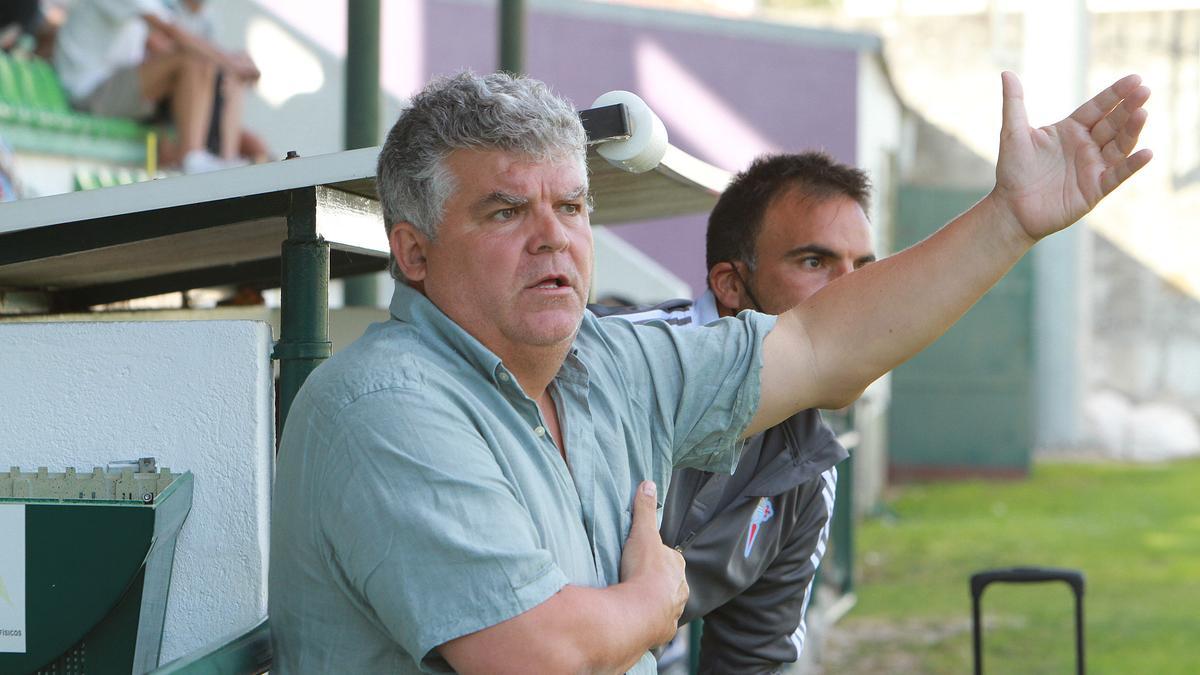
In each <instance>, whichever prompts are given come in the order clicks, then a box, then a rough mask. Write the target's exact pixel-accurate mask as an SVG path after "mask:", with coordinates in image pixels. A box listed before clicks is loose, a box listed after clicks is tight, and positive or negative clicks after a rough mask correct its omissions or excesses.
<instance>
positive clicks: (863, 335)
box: [746, 72, 1151, 435]
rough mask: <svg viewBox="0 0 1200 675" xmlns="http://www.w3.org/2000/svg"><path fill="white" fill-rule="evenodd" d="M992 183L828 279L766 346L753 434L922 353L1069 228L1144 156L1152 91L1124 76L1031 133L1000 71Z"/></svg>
mask: <svg viewBox="0 0 1200 675" xmlns="http://www.w3.org/2000/svg"><path fill="white" fill-rule="evenodd" d="M1001 78H1002V82H1003V91H1004V110H1003V125H1002V128H1001V131H1000V154H999V159H998V161H997V164H996V186H995V187H994V188H993V189H992V191H991V192H990V193H989V194H988V195H987V196H986V197H984V198H983V200H981V201H980V202H979V203H978V204H976V205H975V206H973V207H971V208H970V209H969V210H968V211H967V212H966V213H963V214H962V215H961V216H959V217H958V218H955V219H954V220H953V221H951V222H950V223H949V224H947V225H946V226H945V227H943V228H942V229H940V230H938V231H937V232H936V233H934V234H933V235H932V236H930V237H929V238H928V239H926V240H924V241H922V242H921V243H919V244H917V245H915V246H912V247H911V248H909V249H906V250H905V251H903V252H901V253H898V254H896V255H894V256H891V257H889V258H887V259H885V260H882V261H880V262H877V263H874V264H872V265H869V266H867V267H866V268H864V269H861V270H859V271H857V272H855V273H854V274H850V275H847V276H845V277H843V278H841V279H838V280H837V281H835V282H833V283H831V284H829V285H828V286H827V287H825V288H824V289H823V290H821V291H820V292H818V293H817V294H815V295H814V296H813V297H812V298H810V299H809V300H807V301H806V302H804V303H801V304H800V305H799V306H797V307H796V308H795V309H793V310H791V311H789V312H786V313H785V314H782V315H780V317H779V320H778V323H777V324H776V327H775V328H774V329H773V330H772V331H771V333H770V334H769V335H768V336H767V338H766V340H765V342H764V356H763V370H762V388H761V396H760V403H759V408H758V412H757V413H756V414H755V417H754V419H753V420H751V423H750V425H749V427H748V428H747V430H746V434H747V435H749V434H752V433H756V432H757V431H761V430H762V429H765V428H766V427H768V426H771V425H773V424H776V423H777V422H779V421H780V420H782V419H784V418H786V417H788V416H789V415H792V414H794V413H795V412H796V411H798V410H803V409H805V408H839V407H842V406H844V405H846V404H848V403H850V402H851V401H853V400H854V399H855V398H857V397H858V395H859V394H860V393H861V392H862V390H863V389H865V388H866V387H867V385H869V384H870V383H871V382H872V381H874V380H875V379H876V378H878V377H880V376H881V375H883V374H884V373H886V372H888V371H889V370H891V369H892V368H895V367H896V366H898V365H899V364H901V363H903V362H904V361H905V360H907V359H908V358H909V357H911V356H912V355H914V354H916V353H917V352H919V351H920V350H922V349H924V348H925V347H927V346H928V345H929V344H930V343H932V342H933V341H934V340H936V339H937V338H938V337H939V336H940V335H941V334H942V333H944V332H945V331H946V330H947V329H948V328H949V327H950V326H951V325H952V324H953V323H954V322H955V321H957V320H958V319H959V318H960V317H961V316H962V315H963V314H964V313H966V311H967V310H968V309H970V307H971V305H973V304H974V303H975V302H976V301H977V300H979V298H980V297H982V296H983V294H984V293H985V292H987V290H988V289H989V288H991V287H992V286H993V285H995V284H996V282H998V281H999V280H1000V279H1001V278H1002V277H1003V276H1004V275H1005V273H1007V272H1008V270H1009V269H1011V268H1012V266H1013V265H1014V264H1016V262H1017V261H1018V260H1019V259H1020V258H1021V256H1023V255H1024V254H1025V253H1026V252H1027V251H1028V250H1029V249H1030V247H1032V246H1033V244H1034V243H1036V242H1037V241H1038V240H1040V239H1041V238H1043V237H1045V236H1048V235H1050V234H1053V233H1055V232H1057V231H1059V230H1061V229H1064V228H1066V227H1067V226H1068V225H1070V224H1071V223H1074V222H1075V221H1077V220H1078V219H1079V218H1081V217H1083V216H1084V215H1085V214H1086V213H1087V212H1088V211H1090V210H1091V209H1092V208H1093V207H1094V206H1095V205H1096V204H1097V203H1099V201H1100V200H1101V199H1103V198H1104V196H1105V195H1107V194H1108V193H1110V192H1112V191H1113V190H1114V189H1116V187H1117V186H1118V185H1120V184H1121V183H1122V182H1124V181H1125V179H1127V178H1129V177H1130V176H1131V175H1133V174H1134V172H1136V171H1137V170H1138V169H1140V168H1142V167H1143V166H1145V165H1146V163H1147V162H1149V161H1150V157H1151V153H1150V151H1149V150H1140V151H1138V152H1137V153H1134V154H1130V153H1132V152H1133V149H1134V147H1135V146H1136V145H1137V139H1138V135H1139V134H1140V133H1141V130H1142V127H1143V125H1144V124H1145V122H1146V110H1145V108H1143V107H1142V106H1143V105H1144V104H1145V102H1146V100H1147V99H1148V98H1149V96H1150V90H1149V89H1147V88H1146V87H1144V86H1141V78H1139V77H1138V76H1136V75H1129V76H1127V77H1125V78H1122V79H1121V80H1118V81H1117V82H1116V83H1115V84H1113V85H1112V86H1111V87H1109V88H1108V89H1105V90H1104V91H1102V92H1100V93H1099V94H1097V95H1096V96H1095V97H1094V98H1092V99H1091V100H1090V101H1088V102H1087V103H1085V104H1083V105H1082V106H1080V107H1079V109H1077V110H1076V111H1075V112H1074V113H1072V114H1071V116H1070V117H1067V118H1066V119H1064V120H1062V121H1061V122H1059V123H1057V124H1055V125H1054V126H1050V127H1043V128H1040V129H1031V128H1030V127H1029V123H1028V121H1027V119H1026V116H1025V102H1024V94H1023V91H1022V89H1021V83H1020V81H1019V80H1018V79H1017V77H1016V75H1014V74H1012V73H1007V72H1006V73H1004V74H1003V75H1002V76H1001Z"/></svg>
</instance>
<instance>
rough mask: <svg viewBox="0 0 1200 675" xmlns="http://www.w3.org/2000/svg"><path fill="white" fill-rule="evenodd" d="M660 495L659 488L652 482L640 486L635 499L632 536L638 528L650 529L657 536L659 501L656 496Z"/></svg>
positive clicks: (643, 482)
mask: <svg viewBox="0 0 1200 675" xmlns="http://www.w3.org/2000/svg"><path fill="white" fill-rule="evenodd" d="M657 494H658V487H657V486H656V485H655V484H654V481H652V480H644V481H642V484H641V485H639V486H638V490H637V494H636V495H635V496H634V498H633V525H632V526H631V528H630V530H629V533H630V534H631V535H632V534H633V532H634V531H636V530H637V529H638V528H648V529H650V530H652V531H653V532H654V533H655V534H658V518H657V517H656V515H655V514H656V512H657V511H658V501H657V499H656V498H655V495H657Z"/></svg>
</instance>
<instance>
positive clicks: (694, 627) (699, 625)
mask: <svg viewBox="0 0 1200 675" xmlns="http://www.w3.org/2000/svg"><path fill="white" fill-rule="evenodd" d="M687 629H688V672H689V673H691V675H696V673H699V672H700V639H701V638H702V637H703V635H704V619H701V618H700V617H696V618H695V619H692V620H691V622H689V623H688V625H687Z"/></svg>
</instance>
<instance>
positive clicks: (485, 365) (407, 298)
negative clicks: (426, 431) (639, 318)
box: [389, 281, 595, 386]
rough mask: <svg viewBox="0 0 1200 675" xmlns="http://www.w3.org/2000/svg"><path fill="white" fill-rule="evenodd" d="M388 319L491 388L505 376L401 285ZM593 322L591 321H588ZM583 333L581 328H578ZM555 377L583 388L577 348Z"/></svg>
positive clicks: (488, 353)
mask: <svg viewBox="0 0 1200 675" xmlns="http://www.w3.org/2000/svg"><path fill="white" fill-rule="evenodd" d="M389 311H390V312H391V315H392V318H394V319H396V320H397V321H400V322H402V323H408V324H412V325H413V327H414V328H416V330H417V333H418V334H419V335H420V336H421V338H422V341H423V342H425V343H426V344H427V345H429V346H430V347H431V348H434V349H438V350H441V349H443V348H449V349H450V350H451V351H453V352H454V353H455V354H457V355H458V356H459V357H461V358H463V359H465V360H466V361H467V362H468V363H469V364H470V365H471V366H472V367H473V368H475V369H476V370H477V371H479V372H480V373H482V374H484V376H486V377H487V378H488V379H489V380H491V381H492V383H493V384H498V383H499V382H498V381H499V380H500V379H502V378H501V377H500V375H501V373H505V374H507V373H508V369H507V368H506V367H505V366H504V364H503V362H502V361H501V360H500V357H499V356H496V354H495V353H493V352H492V350H490V349H488V348H487V347H486V346H484V344H483V343H482V342H480V341H479V340H476V339H475V338H474V337H473V336H472V335H471V334H470V333H468V332H467V331H465V330H463V328H462V326H459V325H458V324H457V323H455V322H454V320H453V319H451V318H450V317H448V316H446V315H445V313H443V312H442V310H441V309H440V308H438V306H437V305H435V304H433V302H432V301H430V299H429V298H427V297H425V295H424V294H423V293H421V292H419V291H417V290H416V289H414V288H413V287H411V286H409V285H408V284H406V283H404V282H403V281H397V282H396V288H395V290H394V291H393V292H392V302H391V305H390V306H389ZM592 320H593V321H594V320H595V319H592ZM580 330H583V327H582V326H581V327H580ZM558 377H560V378H566V379H567V380H568V381H570V382H573V383H576V384H581V385H584V386H586V385H587V381H588V371H587V367H586V366H585V365H584V363H583V360H582V359H580V358H579V348H578V347H577V346H575V345H572V346H571V351H570V352H568V354H567V358H566V360H565V361H564V362H563V365H562V366H561V367H560V368H559V371H558Z"/></svg>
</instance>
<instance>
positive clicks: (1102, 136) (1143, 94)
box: [1092, 86, 1150, 154]
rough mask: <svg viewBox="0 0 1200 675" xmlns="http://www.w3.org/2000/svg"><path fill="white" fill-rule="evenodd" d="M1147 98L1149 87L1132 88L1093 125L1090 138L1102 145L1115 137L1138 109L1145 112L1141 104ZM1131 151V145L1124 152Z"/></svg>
mask: <svg viewBox="0 0 1200 675" xmlns="http://www.w3.org/2000/svg"><path fill="white" fill-rule="evenodd" d="M1149 99H1150V88H1149V87H1146V86H1141V87H1137V88H1136V89H1134V90H1133V91H1132V92H1130V94H1129V96H1127V97H1125V100H1124V101H1122V102H1121V105H1119V106H1117V107H1116V108H1113V110H1112V112H1110V113H1109V114H1108V115H1106V116H1105V117H1104V119H1102V120H1100V121H1099V122H1097V123H1096V125H1095V126H1094V127H1092V140H1093V141H1095V142H1096V145H1098V146H1100V147H1104V146H1105V145H1106V144H1107V143H1108V142H1109V141H1111V140H1113V139H1114V138H1116V137H1117V136H1118V135H1119V134H1120V133H1121V131H1122V130H1124V128H1125V126H1126V124H1128V122H1129V120H1130V119H1132V118H1133V117H1134V116H1135V115H1136V114H1137V113H1138V112H1139V111H1141V112H1145V111H1144V110H1143V108H1142V106H1144V105H1146V101H1148V100H1149ZM1143 121H1144V118H1143ZM1139 132H1140V129H1139ZM1132 151H1133V148H1132V147H1131V148H1129V149H1128V150H1126V151H1125V154H1129V153H1130V152H1132Z"/></svg>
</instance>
